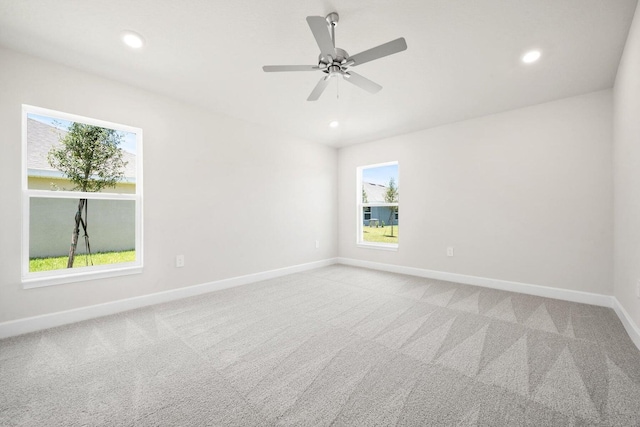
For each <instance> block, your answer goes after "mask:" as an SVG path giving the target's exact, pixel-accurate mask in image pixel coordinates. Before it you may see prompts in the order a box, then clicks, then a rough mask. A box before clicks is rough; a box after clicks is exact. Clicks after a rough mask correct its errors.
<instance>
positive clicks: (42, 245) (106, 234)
mask: <svg viewBox="0 0 640 427" xmlns="http://www.w3.org/2000/svg"><path fill="white" fill-rule="evenodd" d="M83 200H85V202H81V201H80V199H66V198H47V197H32V198H30V200H29V272H37V271H48V270H60V269H66V268H67V265H68V261H69V251H70V247H71V242H72V240H73V238H74V230H75V228H76V213H77V212H78V207H79V205H80V204H82V206H83V208H82V217H81V221H78V235H77V245H76V251H75V256H74V261H73V268H78V267H87V266H91V265H105V264H120V263H126V262H134V261H136V248H135V203H136V202H135V200H95V199H88V200H87V199H83ZM83 223H84V225H86V233H85V227H84V226H83ZM85 234H86V235H87V236H89V238H88V239H86V238H85ZM87 243H88V245H87ZM88 249H90V253H91V254H89V251H88Z"/></svg>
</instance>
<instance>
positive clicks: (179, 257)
mask: <svg viewBox="0 0 640 427" xmlns="http://www.w3.org/2000/svg"><path fill="white" fill-rule="evenodd" d="M176 267H184V255H176Z"/></svg>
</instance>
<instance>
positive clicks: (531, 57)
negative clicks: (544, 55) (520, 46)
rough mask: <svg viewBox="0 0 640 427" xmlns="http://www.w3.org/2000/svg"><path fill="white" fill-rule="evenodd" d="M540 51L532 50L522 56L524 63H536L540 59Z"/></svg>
mask: <svg viewBox="0 0 640 427" xmlns="http://www.w3.org/2000/svg"><path fill="white" fill-rule="evenodd" d="M540 55H541V53H540V51H539V50H530V51H529V52H527V53H525V54H524V55H523V56H522V62H524V63H525V64H531V63H532V62H536V61H537V60H538V59H540Z"/></svg>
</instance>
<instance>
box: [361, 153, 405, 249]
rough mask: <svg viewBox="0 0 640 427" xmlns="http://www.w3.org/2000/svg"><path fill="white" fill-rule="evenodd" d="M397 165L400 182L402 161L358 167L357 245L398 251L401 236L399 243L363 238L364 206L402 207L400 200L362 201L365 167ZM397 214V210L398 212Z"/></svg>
mask: <svg viewBox="0 0 640 427" xmlns="http://www.w3.org/2000/svg"><path fill="white" fill-rule="evenodd" d="M393 165H395V166H397V167H398V183H399V182H400V163H399V162H398V161H397V160H396V161H391V162H384V163H375V164H371V165H363V166H358V167H357V168H356V246H358V247H361V248H368V249H379V250H386V251H397V250H398V247H399V244H400V237H399V236H398V243H380V242H366V241H364V239H363V238H362V236H363V227H364V208H365V207H371V208H372V207H390V206H395V207H397V208H398V210H399V208H400V201H398V202H397V203H380V202H367V203H365V202H363V201H362V188H363V187H362V185H363V181H362V173H363V171H364V170H365V169H373V168H378V167H383V166H393ZM396 215H397V212H396Z"/></svg>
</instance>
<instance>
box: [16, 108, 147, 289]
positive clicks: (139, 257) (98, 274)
mask: <svg viewBox="0 0 640 427" xmlns="http://www.w3.org/2000/svg"><path fill="white" fill-rule="evenodd" d="M29 114H37V115H41V116H46V117H50V118H53V119H61V120H67V121H72V122H80V123H84V124H89V125H93V126H100V127H104V128H109V129H115V130H118V131H123V132H130V133H134V134H135V135H136V153H135V154H136V172H135V193H117V192H81V191H50V190H41V189H29V169H28V136H27V123H28V115H29ZM21 120H22V171H21V173H22V195H21V196H22V242H21V260H20V265H21V282H22V286H23V288H24V289H31V288H39V287H44V286H51V285H59V284H64V283H73V282H80V281H89V280H95V279H102V278H106V277H116V276H123V275H130V274H139V273H142V270H143V259H144V256H143V253H144V251H143V221H142V219H143V216H142V214H143V210H142V209H143V205H142V200H143V197H142V194H143V173H142V164H143V162H142V145H143V134H142V129H141V128H137V127H133V126H128V125H122V124H119V123H112V122H107V121H104V120H98V119H93V118H90V117H84V116H79V115H76V114H70V113H65V112H61V111H56V110H51V109H47V108H41V107H36V106H32V105H27V104H23V105H22V117H21ZM32 198H62V199H74V200H78V199H81V198H84V199H87V200H130V201H133V202H134V203H135V209H134V220H135V225H134V229H135V231H134V233H135V236H134V241H135V253H136V259H135V261H133V262H126V263H118V264H105V265H96V266H85V267H74V268H72V269H60V270H50V271H41V272H30V271H29V258H30V257H29V252H30V251H29V249H30V246H29V245H30V243H29V242H30V240H29V238H30V236H29V235H30V220H31V216H30V215H31V212H30V208H31V207H30V205H31V203H30V202H31V199H32ZM81 255H82V254H78V256H81Z"/></svg>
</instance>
